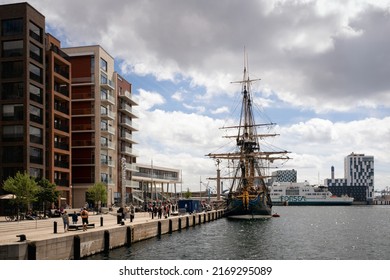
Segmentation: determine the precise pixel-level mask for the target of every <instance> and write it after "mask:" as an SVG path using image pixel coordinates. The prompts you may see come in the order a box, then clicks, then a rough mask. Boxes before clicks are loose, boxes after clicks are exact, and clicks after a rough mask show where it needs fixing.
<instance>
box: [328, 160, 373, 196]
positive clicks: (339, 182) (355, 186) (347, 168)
mask: <svg viewBox="0 0 390 280" xmlns="http://www.w3.org/2000/svg"><path fill="white" fill-rule="evenodd" d="M324 183H325V185H326V186H328V187H329V190H330V191H331V192H332V193H333V194H335V195H345V194H346V195H349V196H352V197H353V198H354V199H355V201H365V202H368V203H372V200H373V195H374V157H373V156H366V155H364V154H355V153H351V154H350V155H348V156H346V157H345V159H344V178H337V179H336V178H335V177H334V167H333V166H332V167H331V178H330V179H325V181H324Z"/></svg>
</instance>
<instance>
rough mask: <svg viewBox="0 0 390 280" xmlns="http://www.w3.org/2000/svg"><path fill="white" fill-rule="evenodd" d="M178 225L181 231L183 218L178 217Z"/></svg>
mask: <svg viewBox="0 0 390 280" xmlns="http://www.w3.org/2000/svg"><path fill="white" fill-rule="evenodd" d="M177 227H178V228H179V231H181V218H180V217H179V219H177Z"/></svg>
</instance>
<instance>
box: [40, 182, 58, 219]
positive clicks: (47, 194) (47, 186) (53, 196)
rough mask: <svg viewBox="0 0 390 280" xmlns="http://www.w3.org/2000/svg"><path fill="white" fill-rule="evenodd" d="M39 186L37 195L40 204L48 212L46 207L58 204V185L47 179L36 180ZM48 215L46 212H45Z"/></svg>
mask: <svg viewBox="0 0 390 280" xmlns="http://www.w3.org/2000/svg"><path fill="white" fill-rule="evenodd" d="M36 180H37V183H38V185H39V187H40V188H39V192H38V194H37V198H38V202H39V204H40V205H42V206H43V210H46V205H50V204H52V203H54V202H57V200H58V197H59V196H60V192H59V191H58V190H57V189H56V185H55V184H53V183H50V181H49V180H47V179H46V178H41V179H36ZM45 215H46V212H45Z"/></svg>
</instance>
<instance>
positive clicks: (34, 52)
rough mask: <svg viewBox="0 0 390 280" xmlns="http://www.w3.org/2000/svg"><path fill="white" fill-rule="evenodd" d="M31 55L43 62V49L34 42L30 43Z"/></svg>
mask: <svg viewBox="0 0 390 280" xmlns="http://www.w3.org/2000/svg"><path fill="white" fill-rule="evenodd" d="M30 57H31V58H32V59H34V60H36V61H38V62H41V63H42V49H41V48H40V47H38V46H36V45H34V44H33V43H30Z"/></svg>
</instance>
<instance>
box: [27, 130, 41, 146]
mask: <svg viewBox="0 0 390 280" xmlns="http://www.w3.org/2000/svg"><path fill="white" fill-rule="evenodd" d="M42 140H43V137H42V129H40V128H38V127H35V126H30V142H32V143H36V144H42V143H43V141H42Z"/></svg>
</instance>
